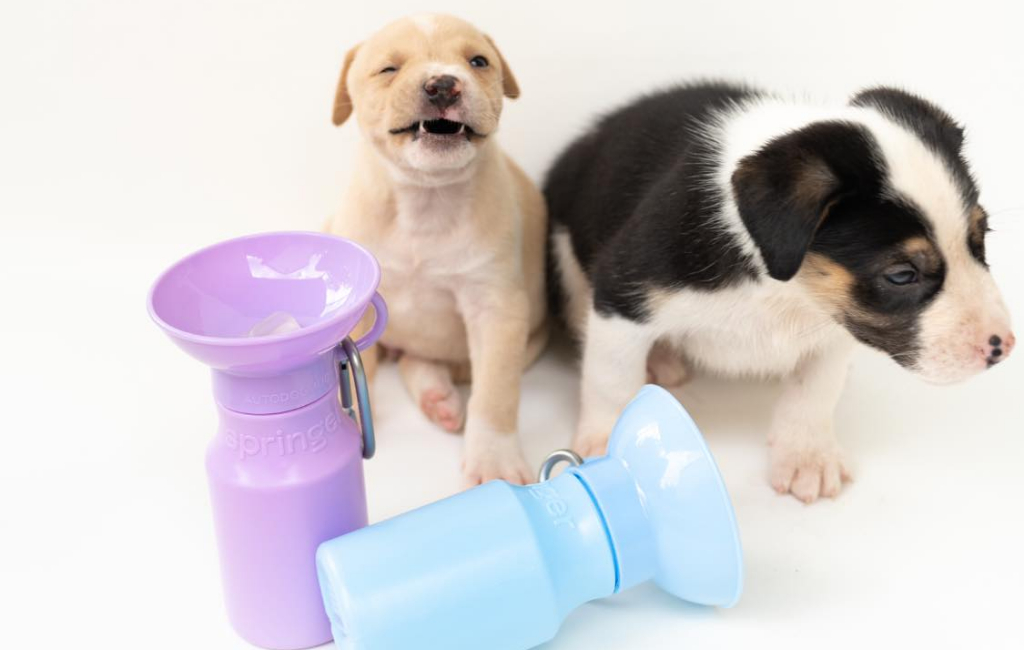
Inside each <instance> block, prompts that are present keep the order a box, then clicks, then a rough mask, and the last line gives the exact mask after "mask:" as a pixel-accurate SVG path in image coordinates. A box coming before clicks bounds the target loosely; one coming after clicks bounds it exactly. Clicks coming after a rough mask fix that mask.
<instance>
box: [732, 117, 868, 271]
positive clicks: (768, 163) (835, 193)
mask: <svg viewBox="0 0 1024 650" xmlns="http://www.w3.org/2000/svg"><path fill="white" fill-rule="evenodd" d="M876 150H877V146H876V145H875V142H874V140H873V139H872V138H871V135H870V134H869V133H868V132H867V131H866V130H865V129H864V128H863V127H860V126H857V125H854V124H850V123H847V122H817V123H814V124H811V125H809V126H806V127H804V128H802V129H799V130H797V131H793V132H790V133H787V134H786V135H783V136H780V137H778V138H776V139H774V140H772V141H770V142H769V143H768V144H766V145H765V146H764V147H762V148H761V149H760V150H759V151H757V152H756V153H753V154H751V155H749V156H747V157H746V158H743V159H742V160H740V162H739V164H738V165H737V166H736V169H735V171H734V172H733V174H732V189H733V196H734V197H735V199H736V205H737V208H738V209H739V213H740V218H741V219H742V220H743V224H744V225H745V226H746V228H747V232H749V233H750V237H751V238H752V239H753V240H754V243H755V244H756V245H757V247H758V249H759V250H760V252H761V258H762V259H763V260H764V264H765V267H766V268H767V269H768V274H769V275H770V276H771V277H773V278H775V279H776V280H789V279H791V278H792V277H793V276H794V275H796V273H797V271H799V270H800V265H801V264H802V263H803V260H804V256H805V255H806V254H807V250H808V249H809V248H810V246H811V242H812V241H813V239H814V235H815V233H816V232H817V231H818V227H819V226H820V225H821V224H822V222H823V221H824V220H825V217H826V216H827V215H828V211H829V210H830V209H831V208H832V206H833V205H835V203H836V202H837V201H838V200H839V199H840V198H842V197H844V196H847V195H850V194H854V193H857V192H859V191H861V190H864V191H871V190H875V191H877V189H878V188H879V187H880V185H881V176H882V172H881V170H880V169H879V164H880V163H879V162H878V161H879V160H880V159H881V156H880V154H878V153H877V151H876Z"/></svg>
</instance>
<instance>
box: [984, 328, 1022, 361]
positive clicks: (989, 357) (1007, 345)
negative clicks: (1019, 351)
mask: <svg viewBox="0 0 1024 650" xmlns="http://www.w3.org/2000/svg"><path fill="white" fill-rule="evenodd" d="M986 343H987V344H988V345H986V347H985V351H986V356H985V360H986V361H988V365H989V367H990V368H991V367H992V366H994V365H996V364H997V363H999V362H1000V361H1003V360H1004V359H1006V358H1007V357H1008V356H1010V352H1012V351H1013V347H1014V346H1015V345H1016V344H1017V338H1016V337H1015V336H1014V335H1013V333H1012V332H1007V333H1006V334H1005V335H1002V336H1001V335H999V334H993V335H992V336H990V337H989V338H988V341H986Z"/></svg>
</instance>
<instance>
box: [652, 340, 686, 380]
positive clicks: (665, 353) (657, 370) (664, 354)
mask: <svg viewBox="0 0 1024 650" xmlns="http://www.w3.org/2000/svg"><path fill="white" fill-rule="evenodd" d="M687 379H689V375H688V373H687V372H686V365H685V364H684V363H683V357H682V354H680V352H679V350H677V349H675V347H673V346H672V345H671V344H670V343H668V342H667V341H664V340H662V341H658V342H657V343H655V344H654V347H652V348H651V353H650V354H649V355H647V381H648V382H649V383H652V384H658V385H659V386H663V387H665V388H676V387H678V386H682V385H683V384H685V383H686V380H687Z"/></svg>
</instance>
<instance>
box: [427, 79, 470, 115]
mask: <svg viewBox="0 0 1024 650" xmlns="http://www.w3.org/2000/svg"><path fill="white" fill-rule="evenodd" d="M423 92H425V93H427V100H429V101H430V103H431V104H433V105H434V106H437V107H438V108H440V109H442V110H444V109H446V108H448V107H449V106H451V105H452V104H454V103H455V102H457V101H459V98H460V97H461V96H462V82H461V81H459V80H458V79H456V78H455V77H453V76H452V75H450V74H443V75H440V76H438V77H431V78H430V79H427V83H425V84H423Z"/></svg>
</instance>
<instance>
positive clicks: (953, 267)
mask: <svg viewBox="0 0 1024 650" xmlns="http://www.w3.org/2000/svg"><path fill="white" fill-rule="evenodd" d="M854 105H855V106H857V107H860V108H861V109H862V110H859V111H855V112H854V115H857V114H859V117H857V119H856V120H853V119H851V121H849V122H846V121H836V122H818V123H814V124H811V125H809V126H807V127H805V128H803V129H801V130H799V131H796V132H793V133H790V134H787V135H785V136H783V137H781V138H778V139H776V140H774V141H773V142H771V143H769V144H768V145H767V146H766V147H765V148H764V149H763V150H762V151H760V152H758V153H757V154H755V155H754V156H751V157H748V158H747V159H744V160H743V161H742V162H741V163H740V166H739V167H738V168H737V171H736V173H735V175H734V177H733V180H734V189H735V192H736V197H737V204H738V205H739V207H740V210H741V216H743V219H744V222H745V223H746V225H747V226H748V230H750V232H751V235H752V237H753V239H754V240H755V242H756V243H757V244H758V247H759V248H760V250H761V252H762V257H763V259H764V262H765V265H766V267H767V269H768V271H769V273H770V274H771V275H772V276H773V277H775V278H776V279H782V280H788V279H790V278H794V281H796V282H800V283H802V284H803V285H804V286H806V287H807V288H808V290H809V291H810V292H811V293H812V295H813V296H815V298H816V299H817V300H819V301H821V303H822V304H824V305H825V306H826V308H827V309H828V310H829V311H830V312H831V313H832V314H833V316H834V317H835V318H836V320H838V321H839V322H840V323H842V324H843V325H844V326H845V327H846V328H847V329H848V330H849V331H850V332H851V333H852V334H853V335H854V336H855V337H856V338H858V339H859V340H861V341H862V342H864V343H867V344H868V345H871V346H873V347H875V348H878V349H880V350H882V351H884V352H886V353H888V354H889V355H890V356H891V357H892V358H893V359H895V360H896V361H897V362H899V363H900V364H901V365H903V366H905V367H906V368H908V369H910V370H911V371H913V372H915V373H916V374H919V375H920V376H922V377H923V378H925V379H927V380H929V381H933V382H937V383H949V382H954V381H959V380H962V379H965V378H967V377H970V376H971V375H974V374H976V373H978V372H980V371H982V370H984V369H986V368H989V367H991V366H993V365H995V364H996V363H999V362H1001V361H1002V360H1004V359H1006V357H1007V356H1008V355H1009V353H1010V352H1011V350H1012V349H1013V347H1014V344H1015V339H1014V336H1013V334H1012V332H1011V330H1010V318H1009V314H1008V312H1007V310H1006V307H1005V306H1004V304H1003V301H1002V297H1001V296H1000V293H999V290H998V289H997V287H996V285H995V282H994V281H993V279H992V276H991V274H990V273H989V268H988V265H987V263H986V260H985V237H986V233H987V232H988V218H987V215H986V213H985V210H984V209H983V208H982V207H981V206H980V205H979V204H978V191H977V188H976V187H975V184H974V180H973V178H972V177H971V175H970V173H969V171H968V168H967V165H966V163H965V162H964V160H963V158H962V155H961V145H962V141H963V138H962V132H961V130H960V129H959V127H957V126H956V125H955V123H954V122H953V121H952V120H951V119H950V118H949V117H948V116H946V115H945V113H942V112H941V111H939V109H937V108H935V107H934V106H932V105H931V104H928V103H927V102H924V101H923V100H920V99H919V98H916V97H913V96H911V95H908V94H906V93H902V92H899V91H892V90H886V89H877V90H872V91H868V92H865V93H862V94H861V95H859V96H857V97H856V98H855V100H854ZM772 201H774V202H775V203H774V206H772V207H769V203H770V202H772ZM766 213H768V217H767V219H766V218H765V214H766ZM755 215H759V216H755Z"/></svg>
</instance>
